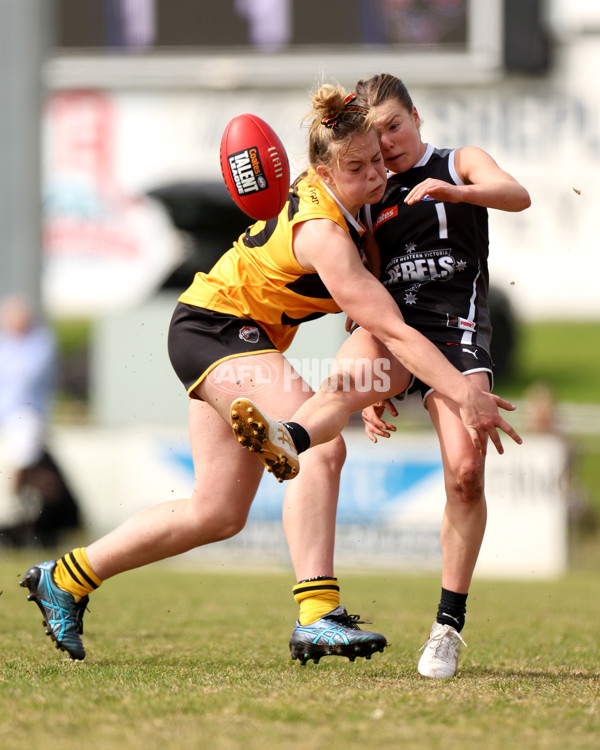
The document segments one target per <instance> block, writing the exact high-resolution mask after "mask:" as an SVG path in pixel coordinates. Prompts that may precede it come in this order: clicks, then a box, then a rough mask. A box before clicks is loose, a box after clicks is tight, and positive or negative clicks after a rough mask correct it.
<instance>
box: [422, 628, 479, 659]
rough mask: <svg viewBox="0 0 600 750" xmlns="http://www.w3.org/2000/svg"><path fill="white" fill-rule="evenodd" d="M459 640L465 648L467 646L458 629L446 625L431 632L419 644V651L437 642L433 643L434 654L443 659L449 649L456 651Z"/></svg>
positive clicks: (448, 652)
mask: <svg viewBox="0 0 600 750" xmlns="http://www.w3.org/2000/svg"><path fill="white" fill-rule="evenodd" d="M459 642H460V643H462V644H463V646H465V648H468V646H467V644H466V643H465V641H464V640H463V637H462V635H461V634H460V633H459V632H458V630H455V629H454V628H453V627H452V626H451V625H447V626H444V627H442V628H438V629H436V630H435V632H433V633H431V634H430V635H429V639H428V640H427V641H426V642H425V643H424V644H423V645H422V646H421V648H420V649H419V651H423V649H424V648H427V646H429V645H430V644H432V647H433V644H437V645H435V655H436V656H437V657H438V658H440V659H444V658H445V657H447V656H448V655H449V654H450V652H451V651H452V652H456V650H457V649H458V647H459Z"/></svg>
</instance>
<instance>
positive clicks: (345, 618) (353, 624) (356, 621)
mask: <svg viewBox="0 0 600 750" xmlns="http://www.w3.org/2000/svg"><path fill="white" fill-rule="evenodd" d="M325 619H327V620H335V621H336V622H339V623H340V625H345V626H346V627H347V628H352V629H353V630H360V628H359V627H358V626H359V625H370V624H371V623H370V622H369V621H368V620H361V619H360V615H349V614H348V612H345V613H344V614H339V615H328V616H327V617H326V618H325Z"/></svg>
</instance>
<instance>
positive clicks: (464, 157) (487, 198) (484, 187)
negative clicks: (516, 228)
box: [404, 146, 531, 211]
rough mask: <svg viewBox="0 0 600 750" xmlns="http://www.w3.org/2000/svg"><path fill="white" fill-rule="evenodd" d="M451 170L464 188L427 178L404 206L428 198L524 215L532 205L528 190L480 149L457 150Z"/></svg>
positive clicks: (409, 194) (411, 194)
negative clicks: (462, 183)
mask: <svg viewBox="0 0 600 750" xmlns="http://www.w3.org/2000/svg"><path fill="white" fill-rule="evenodd" d="M454 166H455V168H456V171H457V172H458V175H459V177H460V178H461V179H462V181H463V182H464V183H465V184H464V185H454V184H453V183H449V182H444V181H443V180H435V179H433V178H428V179H426V180H423V182H420V183H419V184H418V185H416V186H415V187H414V188H413V189H412V190H411V191H410V192H409V193H408V194H407V196H406V198H405V199H404V202H405V203H408V204H409V205H412V204H413V203H418V202H419V201H420V200H422V199H423V198H424V197H425V196H426V195H428V196H429V197H430V198H435V199H436V200H439V201H446V202H447V203H472V204H473V205H475V206H483V207H484V208H496V209H499V210H501V211H523V210H524V209H526V208H529V206H530V205H531V199H530V197H529V193H528V192H527V190H525V188H524V187H523V186H522V185H521V184H520V183H519V182H517V180H515V178H514V177H513V176H512V175H510V174H508V172H505V171H504V170H503V169H500V167H499V166H498V164H497V163H496V162H495V161H494V159H492V157H491V156H490V155H489V154H488V153H486V152H485V151H483V150H482V149H480V148H476V147H475V146H464V147H463V148H459V149H457V150H456V152H455V156H454Z"/></svg>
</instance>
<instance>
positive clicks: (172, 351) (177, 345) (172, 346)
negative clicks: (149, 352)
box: [168, 302, 278, 396]
mask: <svg viewBox="0 0 600 750" xmlns="http://www.w3.org/2000/svg"><path fill="white" fill-rule="evenodd" d="M168 348H169V358H170V360H171V364H172V365H173V369H174V370H175V373H176V375H177V377H178V378H179V380H181V382H182V383H183V385H184V386H185V389H186V391H187V392H188V394H189V395H190V396H191V395H192V391H193V390H194V388H196V387H197V386H198V385H200V383H201V382H202V381H203V380H204V378H205V377H206V376H207V375H208V373H209V372H210V371H211V370H212V369H213V368H214V367H216V366H217V365H218V364H220V363H221V362H223V361H225V360H227V359H231V358H232V357H240V356H244V355H247V354H259V353H261V352H267V351H278V349H277V347H276V346H275V344H274V343H273V342H272V341H271V339H270V338H269V337H268V336H267V334H266V333H265V331H264V329H263V328H261V326H259V325H258V323H256V322H255V321H254V320H250V319H249V318H236V317H235V316H234V315H227V314H225V313H220V312H215V311H214V310H206V309H204V308H202V307H194V305H187V304H185V303H183V302H178V303H177V307H176V308H175V312H174V313H173V317H172V318H171V325H170V327H169V338H168Z"/></svg>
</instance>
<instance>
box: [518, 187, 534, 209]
mask: <svg viewBox="0 0 600 750" xmlns="http://www.w3.org/2000/svg"><path fill="white" fill-rule="evenodd" d="M529 206H531V196H530V195H529V193H528V192H527V190H525V188H523V195H522V196H521V197H520V199H519V201H518V204H517V207H516V208H515V211H524V210H525V209H526V208H529Z"/></svg>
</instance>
